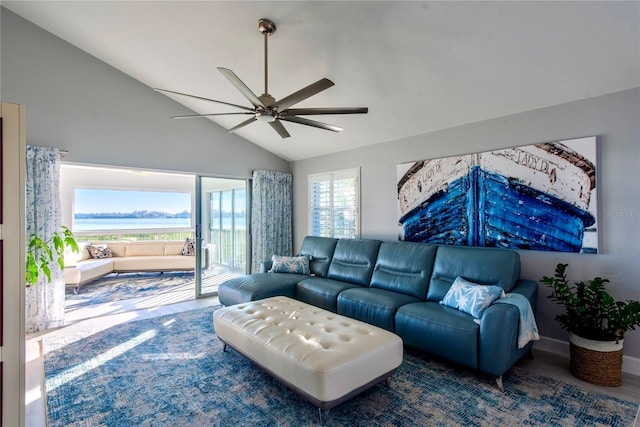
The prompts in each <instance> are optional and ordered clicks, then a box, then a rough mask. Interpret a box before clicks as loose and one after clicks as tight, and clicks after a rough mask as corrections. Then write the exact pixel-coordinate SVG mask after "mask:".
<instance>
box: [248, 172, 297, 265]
mask: <svg viewBox="0 0 640 427" xmlns="http://www.w3.org/2000/svg"><path fill="white" fill-rule="evenodd" d="M292 193H293V177H292V176H291V174H289V173H283V172H275V171H263V170H255V171H253V192H252V196H251V197H252V203H251V233H252V239H251V241H252V254H251V259H252V262H251V272H252V273H255V272H257V271H259V268H260V263H261V262H263V261H268V260H270V259H271V256H272V255H281V256H290V255H291V252H292V247H293V235H292V234H293V233H292V229H293V225H292V211H293V208H292V200H293V197H292Z"/></svg>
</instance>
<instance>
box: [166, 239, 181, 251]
mask: <svg viewBox="0 0 640 427" xmlns="http://www.w3.org/2000/svg"><path fill="white" fill-rule="evenodd" d="M182 248H184V240H169V241H165V242H164V255H180V252H182Z"/></svg>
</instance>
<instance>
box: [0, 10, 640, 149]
mask: <svg viewBox="0 0 640 427" xmlns="http://www.w3.org/2000/svg"><path fill="white" fill-rule="evenodd" d="M2 5H3V6H5V7H7V8H8V9H10V10H12V11H13V12H15V13H17V14H19V15H21V16H22V17H24V18H26V19H27V20H29V21H32V22H33V23H35V24H36V25H38V26H40V27H42V28H44V29H46V30H48V31H50V32H52V33H53V34H55V35H57V36H59V37H60V38H62V39H64V40H66V41H68V42H69V43H71V44H73V45H75V46H77V47H79V48H80V49H82V50H84V51H86V52H88V53H90V54H91V55H93V56H95V57H97V58H99V59H101V60H103V61H104V62H106V63H108V64H110V65H112V66H113V67H115V68H117V69H119V70H121V71H123V72H125V73H126V74H128V75H130V76H132V77H134V78H135V79H137V80H139V81H140V82H142V83H144V84H145V85H148V86H149V87H150V88H151V87H161V88H166V89H171V90H175V91H179V92H185V93H190V94H194V95H199V96H202V97H206V98H213V99H218V100H222V101H227V102H230V103H234V104H241V105H246V106H250V105H249V104H248V102H247V100H246V99H245V98H244V97H243V96H242V95H241V94H240V93H239V92H238V91H237V90H236V89H235V88H234V87H233V86H232V85H231V84H230V83H229V81H228V80H227V79H226V78H225V77H224V76H223V75H222V74H220V73H219V72H218V70H216V67H226V68H230V69H231V70H233V71H234V72H235V73H236V74H237V75H238V76H239V77H240V78H241V79H242V80H243V81H244V82H245V83H246V84H247V86H249V88H251V89H252V90H253V92H255V93H256V94H257V95H260V94H262V92H263V91H264V76H263V72H264V69H263V67H264V53H263V48H264V46H263V36H262V35H261V34H260V33H259V32H258V29H257V22H258V20H259V19H260V18H269V19H271V20H272V21H274V23H275V24H276V26H277V31H276V33H275V34H274V35H273V36H271V37H270V38H269V92H270V93H271V95H273V96H274V97H275V98H276V99H280V98H283V97H284V96H286V95H289V94H290V93H292V92H295V91H296V90H298V89H300V88H302V87H304V86H307V85H309V84H310V83H313V82H315V81H316V80H319V79H320V78H323V77H327V78H329V79H331V80H332V81H333V82H334V83H335V86H333V87H331V88H330V89H327V90H325V91H323V92H321V93H319V94H317V95H315V96H313V97H311V98H309V99H307V100H305V101H303V102H301V103H300V104H298V105H296V106H295V107H360V106H364V107H368V108H369V113H368V114H366V115H335V116H314V117H313V118H314V119H316V120H320V121H323V122H326V123H330V124H333V125H336V126H340V127H342V128H344V130H343V131H342V132H340V133H334V132H329V131H326V130H320V129H316V128H311V127H308V126H304V125H300V124H290V123H286V126H287V129H288V130H289V133H290V134H291V137H290V138H287V139H282V138H280V136H279V135H278V134H277V133H275V132H274V131H273V130H272V129H271V128H270V127H269V126H268V125H267V124H266V123H261V122H256V123H253V124H251V125H249V126H247V127H244V128H242V129H241V130H239V131H238V132H237V133H238V134H239V135H240V136H242V137H244V138H246V139H247V140H249V141H251V142H253V143H255V144H257V145H259V146H262V147H264V148H265V149H267V150H269V151H271V152H273V153H275V154H277V155H279V156H281V157H283V158H286V159H289V160H299V159H305V158H310V157H314V156H319V155H323V154H327V153H332V152H338V151H342V150H347V149H351V148H356V147H363V146H366V145H369V144H377V143H382V142H387V141H391V140H395V139H399V138H402V137H406V136H412V135H418V134H422V133H427V132H431V131H434V130H438V129H444V128H449V127H454V126H457V125H461V124H465V123H470V122H477V121H482V120H486V119H490V118H495V117H501V116H505V115H509V114H513V113H518V112H522V111H528V110H532V109H536V108H542V107H546V106H550V105H556V104H561V103H565V102H570V101H574V100H579V99H584V98H588V97H592V96H597V95H601V94H605V93H611V92H617V91H621V90H625V89H629V88H633V87H638V86H640V33H639V21H640V3H638V2H608V1H607V2H604V1H602V2H599V1H597V2H594V1H588V2H580V1H567V2H553V1H551V2H542V1H540V2H538V1H532V2H528V1H513V2H484V1H471V2H457V1H446V2H418V1H406V2H405V1H401V2H399V1H392V2H382V1H353V2H339V1H328V2H324V1H313V2H311V1H282V2H274V1H260V2H250V1H194V2H192V1H64V2H63V1H3V3H2ZM150 90H151V89H150ZM173 98H174V99H175V100H176V101H178V102H180V103H182V104H184V105H185V106H187V107H189V108H191V109H193V110H194V111H196V112H198V113H218V112H228V111H236V110H234V109H233V108H230V107H226V106H224V105H220V104H215V103H211V102H205V101H196V100H193V99H190V98H186V97H180V96H173ZM167 120H170V119H169V118H167ZM191 120H208V119H191ZM211 120H214V121H215V122H217V123H218V124H220V125H221V126H224V127H225V128H231V127H233V126H235V125H236V124H238V123H239V122H240V121H242V120H244V117H243V116H217V117H212V118H211Z"/></svg>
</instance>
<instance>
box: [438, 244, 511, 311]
mask: <svg viewBox="0 0 640 427" xmlns="http://www.w3.org/2000/svg"><path fill="white" fill-rule="evenodd" d="M458 276H460V277H462V278H464V279H466V280H468V281H471V282H475V283H478V284H480V285H496V286H500V287H501V288H502V289H504V291H505V292H509V291H511V289H513V287H514V286H515V284H516V282H517V281H518V279H519V278H520V255H519V254H518V252H516V251H513V250H509V249H499V248H483V247H471V246H440V247H438V252H437V253H436V260H435V263H434V265H433V272H432V273H431V281H430V282H429V290H428V291H427V301H436V302H437V301H442V299H443V298H444V296H445V295H446V294H447V291H448V290H449V288H450V287H451V284H452V283H453V281H454V280H455V279H456V277H458Z"/></svg>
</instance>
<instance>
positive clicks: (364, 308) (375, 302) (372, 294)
mask: <svg viewBox="0 0 640 427" xmlns="http://www.w3.org/2000/svg"><path fill="white" fill-rule="evenodd" d="M415 302H420V300H419V299H418V298H416V297H412V296H409V295H405V294H401V293H397V292H391V291H385V290H384V289H375V288H352V289H347V290H346V291H344V292H341V293H340V295H338V314H342V315H344V316H348V317H351V318H353V319H358V320H362V321H363V322H367V323H370V324H372V325H376V326H378V327H381V328H384V329H386V330H388V331H391V332H394V331H395V324H394V317H395V314H396V311H397V310H398V307H401V306H403V305H405V304H410V303H415Z"/></svg>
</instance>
